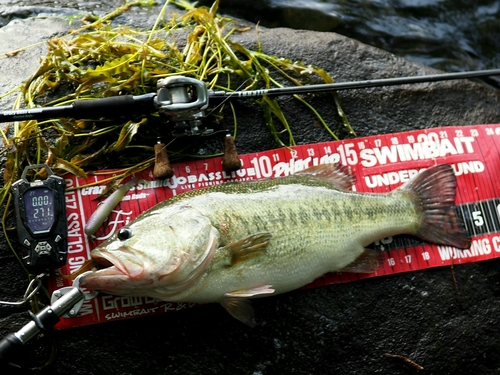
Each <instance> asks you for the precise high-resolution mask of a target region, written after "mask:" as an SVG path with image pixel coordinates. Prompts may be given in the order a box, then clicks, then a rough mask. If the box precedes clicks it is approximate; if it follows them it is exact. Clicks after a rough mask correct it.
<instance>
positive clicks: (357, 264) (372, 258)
mask: <svg viewBox="0 0 500 375" xmlns="http://www.w3.org/2000/svg"><path fill="white" fill-rule="evenodd" d="M382 258H383V256H382V254H381V253H379V252H377V251H375V250H371V249H365V251H364V252H363V253H362V254H361V255H360V256H359V257H357V258H356V259H355V260H354V262H352V263H351V264H348V265H347V266H346V267H344V268H342V269H340V270H338V271H337V272H353V273H372V272H375V271H376V270H377V269H378V268H379V267H380V263H381V261H382Z"/></svg>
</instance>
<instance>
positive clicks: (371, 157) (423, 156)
mask: <svg viewBox="0 0 500 375" xmlns="http://www.w3.org/2000/svg"><path fill="white" fill-rule="evenodd" d="M432 134H435V133H429V134H419V136H418V137H417V139H419V142H415V143H405V144H393V145H391V146H381V147H376V148H365V149H363V150H361V151H360V158H361V164H362V165H363V166H364V167H367V168H369V167H374V166H376V165H377V164H379V165H385V164H388V163H397V162H404V161H416V160H427V159H435V158H438V157H445V156H452V155H461V154H472V153H474V147H473V143H474V141H475V139H474V137H456V138H453V139H451V140H450V139H447V138H444V139H439V138H438V137H437V135H436V137H432V136H431V135H432ZM422 136H425V137H424V138H422ZM420 139H422V141H420Z"/></svg>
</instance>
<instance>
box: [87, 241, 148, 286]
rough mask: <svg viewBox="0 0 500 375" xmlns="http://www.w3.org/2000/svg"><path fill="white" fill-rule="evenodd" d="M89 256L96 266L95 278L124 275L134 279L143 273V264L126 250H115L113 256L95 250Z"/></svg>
mask: <svg viewBox="0 0 500 375" xmlns="http://www.w3.org/2000/svg"><path fill="white" fill-rule="evenodd" d="M115 253H116V254H115ZM90 256H91V258H92V260H93V261H94V263H95V265H96V269H97V270H96V271H95V272H96V276H101V277H102V276H119V275H120V276H121V275H124V276H127V277H129V278H131V279H135V278H137V277H139V276H140V275H142V273H143V272H144V266H143V263H142V262H140V261H139V259H137V258H136V257H135V256H133V255H132V253H131V251H130V250H129V249H128V248H120V249H117V250H115V251H113V254H110V253H109V252H106V251H102V250H100V249H99V248H97V249H95V250H93V251H92V252H91V253H90Z"/></svg>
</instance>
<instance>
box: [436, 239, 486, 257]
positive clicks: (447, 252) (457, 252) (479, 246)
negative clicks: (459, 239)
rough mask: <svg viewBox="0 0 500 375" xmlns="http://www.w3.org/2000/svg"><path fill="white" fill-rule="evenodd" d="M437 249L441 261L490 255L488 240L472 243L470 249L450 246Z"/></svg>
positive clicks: (478, 240)
mask: <svg viewBox="0 0 500 375" xmlns="http://www.w3.org/2000/svg"><path fill="white" fill-rule="evenodd" d="M437 248H438V251H439V256H440V257H441V260H442V261H446V260H450V259H460V258H472V257H477V256H479V255H488V254H490V253H491V249H492V248H491V243H490V240H489V239H488V238H481V239H477V240H474V241H472V244H471V247H470V249H457V248H455V247H451V246H438V247H437Z"/></svg>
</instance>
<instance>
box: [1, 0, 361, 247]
mask: <svg viewBox="0 0 500 375" xmlns="http://www.w3.org/2000/svg"><path fill="white" fill-rule="evenodd" d="M152 5H154V2H153V1H135V2H129V3H127V4H126V5H124V6H122V7H120V8H118V9H117V10H115V11H113V12H111V13H109V14H108V15H106V16H104V17H102V18H96V17H90V16H86V17H85V18H83V19H82V20H81V21H82V22H83V25H84V26H82V27H80V28H79V29H75V30H72V31H70V32H69V33H68V34H67V35H64V36H61V37H58V38H54V39H51V40H49V41H47V44H48V53H47V55H46V56H45V57H44V59H43V61H42V62H41V64H40V67H39V69H38V70H37V72H36V73H35V74H34V75H33V76H31V77H29V78H28V79H27V80H26V81H25V82H24V83H23V84H22V85H21V86H20V87H18V88H15V89H13V90H12V91H10V92H9V93H7V94H6V95H4V96H7V95H14V94H16V93H17V95H18V96H17V100H16V104H15V108H16V109H17V108H21V107H27V108H35V107H40V106H60V105H68V104H71V103H72V102H74V101H75V100H91V99H96V98H104V97H110V96H115V95H126V94H132V95H140V94H145V93H151V92H155V91H156V83H157V80H158V79H160V78H164V77H169V76H176V75H184V76H187V77H192V78H196V79H198V80H201V81H204V82H205V83H206V85H207V88H208V89H209V90H225V91H234V90H236V89H238V90H240V91H241V90H254V89H264V88H272V87H282V85H283V84H286V85H303V84H307V83H309V82H311V78H313V79H314V80H315V83H318V80H319V81H322V82H325V83H332V82H333V79H332V78H331V77H330V76H329V75H328V73H327V72H326V71H324V70H322V69H320V68H319V67H315V66H312V65H307V66H306V65H305V64H303V63H301V62H292V61H290V60H289V59H287V58H286V57H274V56H269V55H267V54H266V53H265V52H264V51H262V50H261V46H260V44H259V43H257V46H258V48H257V50H250V49H248V48H246V47H244V46H243V45H241V44H238V43H235V42H233V41H231V36H232V35H234V34H236V33H243V32H246V31H248V29H240V28H238V27H237V25H236V23H235V22H234V21H233V20H231V19H229V18H227V17H222V16H220V15H218V14H217V8H218V0H216V1H215V3H214V4H213V6H212V7H211V8H210V9H209V8H206V7H200V8H196V7H194V6H193V5H192V4H190V3H188V2H187V1H184V0H172V1H170V0H167V1H166V3H165V4H164V6H163V7H162V10H161V12H160V14H159V16H158V18H157V20H156V22H155V24H154V26H153V27H152V28H151V29H150V30H138V29H132V28H130V27H127V26H123V25H118V26H116V25H114V24H112V20H113V18H115V17H116V16H118V15H120V14H122V13H123V12H126V11H127V10H129V9H130V8H131V7H135V6H152ZM168 5H176V6H178V7H180V8H182V9H183V10H184V11H185V12H183V13H182V15H175V14H174V13H172V14H168V15H167V14H166V10H167V6H168ZM73 21H74V20H73ZM257 42H258V41H257ZM25 48H29V47H25ZM20 50H22V48H20V49H19V50H16V51H11V52H10V53H7V54H5V56H6V57H5V58H9V57H10V56H14V55H16V53H17V52H19V51H20ZM242 85H243V86H242ZM331 95H332V104H334V105H336V106H337V109H338V113H339V116H340V117H341V120H342V122H343V124H344V125H345V127H346V128H347V131H348V132H349V133H350V134H354V131H353V130H352V128H351V127H350V125H349V123H348V121H347V118H346V117H345V115H344V113H343V111H342V109H341V107H340V103H339V100H338V98H337V96H336V94H335V93H332V94H331ZM295 98H296V99H297V100H299V101H301V102H302V103H303V104H304V105H305V108H306V110H310V111H312V113H314V115H315V116H316V117H317V120H318V122H319V123H321V124H322V125H323V126H324V127H325V128H326V129H327V131H328V132H329V133H330V134H331V136H332V138H333V139H337V136H336V135H335V134H334V133H333V132H332V131H331V130H330V129H329V127H328V125H327V123H326V122H325V121H324V120H323V118H322V117H321V115H320V114H319V113H318V112H317V111H316V110H315V109H314V107H313V106H312V105H311V104H309V103H308V102H307V101H306V100H305V99H304V98H303V97H299V96H295ZM0 99H1V98H0ZM256 102H257V103H258V104H260V105H261V106H262V109H263V110H262V113H263V114H264V118H263V121H265V123H266V124H267V126H268V128H269V130H270V132H271V133H272V134H273V136H274V138H275V140H276V142H277V144H278V145H281V146H293V145H294V144H295V141H294V138H293V134H292V130H291V129H290V126H289V123H288V120H287V118H286V116H285V115H284V113H283V111H282V110H281V108H280V105H279V103H278V101H276V99H273V98H269V97H263V98H262V99H259V100H256ZM227 106H229V107H231V108H230V109H229V110H226V111H225V112H224V113H229V114H230V116H233V123H234V129H233V130H232V131H233V133H236V124H237V113H235V110H234V108H232V104H231V103H230V101H227V102H226V103H224V105H222V106H220V107H218V108H215V109H212V111H211V113H210V116H208V117H209V118H207V119H206V120H205V121H208V122H212V123H217V122H220V119H221V116H222V114H223V110H224V107H227ZM160 122H162V123H163V125H162V127H163V128H165V124H164V123H165V122H166V120H165V119H162V118H160V117H159V116H158V114H157V113H151V114H147V115H145V116H143V117H139V118H134V119H133V120H129V121H117V120H116V119H93V120H91V119H89V120H74V119H70V118H54V119H51V120H44V121H37V120H30V121H23V122H14V123H9V124H7V125H6V126H3V127H1V128H0V132H1V137H2V138H3V143H4V145H3V148H2V149H1V150H0V154H1V155H2V156H3V157H4V158H5V160H6V161H5V164H4V170H3V178H4V185H3V187H2V188H1V190H0V205H3V204H5V211H4V216H3V221H2V224H3V228H4V231H6V230H7V228H6V218H7V217H8V215H9V214H10V213H11V204H10V203H11V194H10V187H11V184H12V182H14V181H16V180H17V179H18V178H19V176H20V174H21V172H22V170H23V169H24V167H25V166H26V165H31V164H40V163H45V164H47V165H48V166H49V167H51V169H52V170H53V171H54V173H55V174H57V175H64V174H66V173H72V174H74V175H76V176H80V177H86V176H87V173H88V172H89V171H93V170H98V169H102V168H119V171H118V172H117V173H115V175H114V177H112V178H110V180H113V181H114V183H115V185H116V184H117V183H119V182H120V181H121V180H122V179H123V178H125V177H127V176H129V175H131V174H133V173H135V172H137V171H140V170H143V169H145V168H148V167H151V166H152V165H153V163H154V156H153V146H154V143H155V141H156V139H157V137H158V136H164V134H160V132H159V131H158V123H160ZM186 143H188V142H184V144H186ZM216 152H220V150H216ZM169 156H170V158H171V159H172V160H175V159H176V158H177V159H178V158H181V157H187V156H191V157H207V156H210V155H209V153H207V154H204V155H199V154H198V155H193V154H189V149H188V148H184V149H183V148H182V147H181V148H180V149H176V150H174V151H171V152H170V154H169ZM41 177H43V176H41ZM6 237H7V236H6Z"/></svg>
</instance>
